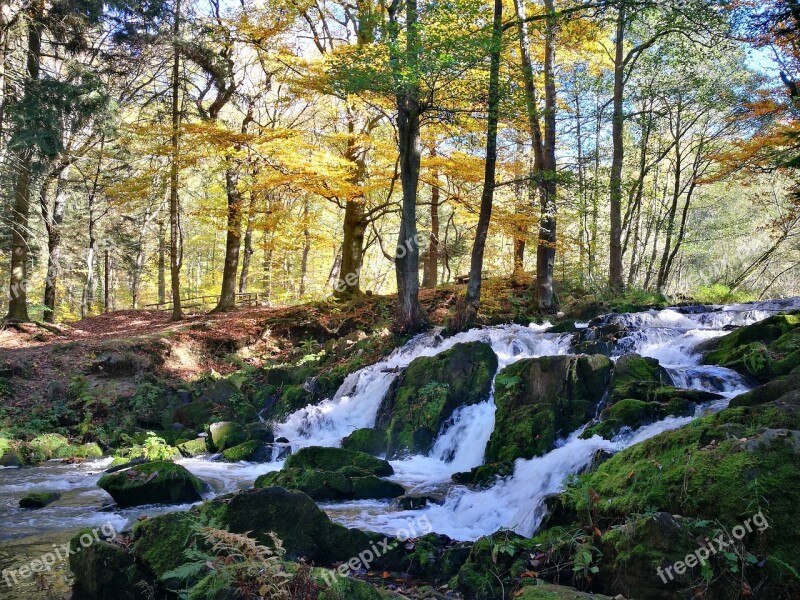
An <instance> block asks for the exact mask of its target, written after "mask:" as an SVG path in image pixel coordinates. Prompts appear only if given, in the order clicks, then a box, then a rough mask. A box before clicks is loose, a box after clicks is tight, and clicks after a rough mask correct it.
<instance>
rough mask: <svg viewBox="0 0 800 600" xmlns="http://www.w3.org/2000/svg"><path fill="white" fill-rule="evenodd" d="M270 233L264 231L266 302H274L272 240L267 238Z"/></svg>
mask: <svg viewBox="0 0 800 600" xmlns="http://www.w3.org/2000/svg"><path fill="white" fill-rule="evenodd" d="M268 236H269V234H268V233H267V232H264V238H265V239H264V279H263V281H264V304H266V305H267V306H271V304H272V240H269V239H267V238H268Z"/></svg>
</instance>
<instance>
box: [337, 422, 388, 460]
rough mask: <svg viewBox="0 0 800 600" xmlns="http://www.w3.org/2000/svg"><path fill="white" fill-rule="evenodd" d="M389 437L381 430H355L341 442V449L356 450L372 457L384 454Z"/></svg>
mask: <svg viewBox="0 0 800 600" xmlns="http://www.w3.org/2000/svg"><path fill="white" fill-rule="evenodd" d="M388 443H389V436H388V434H387V433H386V432H385V431H384V430H383V429H376V428H365V429H356V430H355V431H354V432H353V433H351V434H350V435H348V436H347V437H346V438H344V439H343V440H342V448H345V449H346V450H356V451H358V452H364V453H366V454H372V455H373V456H383V455H385V454H386V447H387V445H388Z"/></svg>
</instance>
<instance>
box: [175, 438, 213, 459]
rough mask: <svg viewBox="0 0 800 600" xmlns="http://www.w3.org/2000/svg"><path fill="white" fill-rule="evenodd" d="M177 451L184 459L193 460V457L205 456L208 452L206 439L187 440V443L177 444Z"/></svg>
mask: <svg viewBox="0 0 800 600" xmlns="http://www.w3.org/2000/svg"><path fill="white" fill-rule="evenodd" d="M178 450H179V451H180V453H181V455H182V456H185V457H186V458H194V457H195V456H200V455H201V454H206V453H207V452H208V445H207V444H206V438H197V439H195V440H189V441H188V442H183V443H182V444H178Z"/></svg>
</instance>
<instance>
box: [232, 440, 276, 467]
mask: <svg viewBox="0 0 800 600" xmlns="http://www.w3.org/2000/svg"><path fill="white" fill-rule="evenodd" d="M271 454H272V453H271V452H270V451H269V450H268V449H267V444H265V443H264V442H259V441H258V440H250V441H248V442H245V443H243V444H239V445H238V446H234V447H233V448H228V449H226V450H224V451H223V452H222V456H224V457H225V460H227V461H229V462H239V461H247V462H266V461H268V460H269V459H270V457H271Z"/></svg>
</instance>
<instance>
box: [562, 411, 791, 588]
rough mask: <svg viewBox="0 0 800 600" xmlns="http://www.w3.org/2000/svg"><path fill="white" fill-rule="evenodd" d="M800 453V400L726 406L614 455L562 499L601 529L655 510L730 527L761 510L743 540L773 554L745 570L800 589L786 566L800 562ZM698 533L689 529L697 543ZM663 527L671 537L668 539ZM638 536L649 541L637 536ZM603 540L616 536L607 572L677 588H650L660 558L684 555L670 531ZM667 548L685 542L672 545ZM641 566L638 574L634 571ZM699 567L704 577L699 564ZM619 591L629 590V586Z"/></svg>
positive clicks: (637, 583) (755, 550) (752, 578)
mask: <svg viewBox="0 0 800 600" xmlns="http://www.w3.org/2000/svg"><path fill="white" fill-rule="evenodd" d="M798 458H800V406H796V405H791V404H783V403H778V402H774V403H769V404H763V405H758V406H755V407H740V408H729V409H727V410H724V411H722V412H720V413H718V414H716V415H712V416H709V417H704V418H702V419H700V420H698V421H695V422H694V423H692V424H690V425H688V426H686V427H684V428H682V429H678V430H675V431H669V432H665V433H662V434H660V435H658V436H656V437H654V438H652V439H650V440H647V441H645V442H642V443H641V444H637V445H635V446H632V447H630V448H628V449H626V450H624V451H622V452H620V453H618V454H616V455H614V456H613V457H612V458H610V459H608V460H606V461H605V462H603V463H602V464H601V465H600V466H599V467H598V468H597V470H596V471H594V472H592V473H587V474H585V475H582V476H581V477H580V478H579V479H578V484H577V486H575V487H572V488H570V489H569V490H568V491H567V492H566V493H565V494H563V495H562V497H561V499H562V502H564V503H565V504H567V505H569V508H570V509H571V511H572V513H573V514H577V515H579V517H580V520H581V524H582V525H583V526H585V527H597V528H598V529H599V530H601V531H605V530H606V529H609V528H610V527H611V526H612V525H613V526H616V525H618V524H619V523H620V522H621V521H626V520H630V519H631V518H632V515H642V514H643V513H648V512H652V511H658V512H662V513H666V515H682V516H683V517H686V518H691V519H700V520H705V521H707V522H709V523H719V524H720V525H721V526H723V527H725V528H726V529H727V530H728V531H730V530H731V529H732V528H733V527H736V526H737V525H742V524H743V523H745V522H747V521H748V519H752V517H753V515H755V514H756V513H758V512H759V511H762V514H763V515H764V517H765V519H767V520H768V522H769V527H768V528H767V529H766V530H764V531H761V532H751V533H748V534H747V536H746V537H745V538H744V539H743V542H742V543H743V544H744V545H745V548H747V549H748V550H749V551H750V552H751V553H752V554H753V555H757V556H768V557H773V559H775V560H773V561H772V562H770V560H767V562H766V567H765V568H764V569H763V570H761V569H757V568H755V567H754V566H753V565H752V564H750V563H747V564H738V568H740V569H745V571H746V573H745V576H746V578H747V580H748V581H749V583H750V584H751V585H754V584H755V583H756V582H758V581H761V580H764V578H768V581H770V583H769V585H775V586H778V589H782V588H783V587H784V586H789V588H791V589H800V587H798V584H800V582H798V581H797V580H795V579H794V577H793V576H791V575H790V574H788V571H787V569H786V567H785V566H783V565H789V568H791V569H795V571H797V570H800V558H798V555H797V552H796V549H795V547H794V541H793V540H796V539H797V536H798V535H800V524H798V523H800V521H799V519H800V498H798V497H797V494H796V493H794V492H793V491H794V490H795V485H794V483H793V482H795V481H797V479H798V477H800V461H799V460H798ZM567 512H570V511H567ZM590 514H591V517H590V516H589V515H590ZM645 525H647V524H646V523H645ZM647 526H648V527H649V526H650V525H647ZM615 531H618V529H615ZM640 533H641V535H640ZM609 535H610V534H609ZM695 535H696V533H695V534H694V535H691V536H689V537H688V539H689V545H690V546H692V547H693V548H696V544H695V543H694V537H695ZM659 536H660V537H667V543H666V545H665V546H664V547H661V546H659V543H658V541H657V540H658V539H660V537H659ZM645 538H647V539H646V540H645ZM636 539H639V540H645V541H639V542H631V540H636ZM604 542H605V543H607V544H610V546H608V547H606V548H605V550H604V555H606V556H608V557H613V560H612V559H611V558H609V559H608V560H610V561H611V563H610V564H607V565H606V567H605V569H606V575H607V576H608V577H609V578H611V579H610V580H613V579H614V578H615V577H617V578H619V579H620V580H621V581H623V582H626V583H627V585H628V586H630V587H631V589H630V593H631V594H632V595H633V596H634V597H653V598H658V597H665V598H666V597H675V596H655V595H652V594H655V592H654V591H653V590H655V589H657V588H659V586H657V585H656V582H655V581H654V573H655V567H656V566H660V565H661V564H662V562H664V561H667V562H669V561H670V560H671V561H673V562H674V560H679V559H682V558H683V556H685V553H683V549H682V548H683V547H682V546H680V545H678V544H677V541H675V540H670V539H669V538H668V536H665V534H664V533H663V532H662V533H659V534H658V535H655V534H653V535H652V536H649V537H648V536H645V535H644V533H642V532H639V533H637V534H636V535H635V536H633V537H631V536H628V537H625V538H619V539H618V538H615V537H614V536H611V537H608V536H604ZM623 542H624V543H623ZM612 546H613V548H612ZM668 548H672V549H674V548H678V550H677V552H675V553H674V554H670V553H667V552H666V551H667V549H668ZM612 550H613V552H612ZM682 553H683V554H682ZM634 569H635V571H636V572H637V573H639V574H641V577H642V579H641V580H637V579H635V578H634V577H632V576H631V575H630V574H631V572H632V571H633V570H634ZM622 573H624V574H625V575H624V577H621V574H622ZM692 576H693V577H694V578H695V579H696V578H698V577H699V576H700V574H699V571H696V572H693V573H692ZM684 583H685V582H684ZM729 583H730V582H729ZM720 585H722V584H721V583H717V587H719V586H720ZM609 589H610V588H609ZM660 589H664V588H663V582H662V586H661V588H660ZM667 589H668V590H669V589H671V588H667ZM606 591H608V590H606ZM613 591H615V593H616V592H622V593H623V594H626V595H627V592H626V590H624V589H622V588H614V590H613ZM729 592H730V589H727V588H725V589H721V588H720V589H719V590H718V591H717V592H715V593H713V594H710V597H712V598H724V597H730V596H726V595H725V594H727V593H729ZM762 592H763V593H765V594H766V597H770V596H769V593H768V592H766V591H764V590H762ZM648 594H650V595H648Z"/></svg>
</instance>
